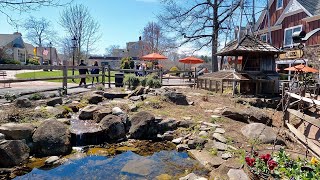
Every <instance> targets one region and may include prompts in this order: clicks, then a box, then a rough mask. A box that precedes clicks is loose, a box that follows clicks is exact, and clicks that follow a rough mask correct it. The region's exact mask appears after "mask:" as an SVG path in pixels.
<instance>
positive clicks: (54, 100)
mask: <svg viewBox="0 0 320 180" xmlns="http://www.w3.org/2000/svg"><path fill="white" fill-rule="evenodd" d="M62 103H63V102H62V98H61V97H55V98H51V99H49V100H48V101H47V106H55V105H57V104H62Z"/></svg>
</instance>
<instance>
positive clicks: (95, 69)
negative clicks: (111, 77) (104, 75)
mask: <svg viewBox="0 0 320 180" xmlns="http://www.w3.org/2000/svg"><path fill="white" fill-rule="evenodd" d="M93 66H99V65H98V61H95V62H94V64H93ZM91 74H99V68H94V67H93V68H92V69H91ZM96 79H97V83H99V76H96ZM93 82H94V76H92V85H93Z"/></svg>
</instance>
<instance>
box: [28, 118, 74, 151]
mask: <svg viewBox="0 0 320 180" xmlns="http://www.w3.org/2000/svg"><path fill="white" fill-rule="evenodd" d="M70 138H71V135H70V130H69V129H68V127H67V126H66V125H65V124H63V123H62V122H59V121H56V120H47V121H44V122H43V123H41V125H40V126H39V127H38V128H37V130H36V131H35V132H34V134H33V136H32V139H33V142H34V145H35V150H36V151H37V153H38V154H37V155H39V156H55V155H63V154H68V153H70V152H71V149H72V147H71V142H70Z"/></svg>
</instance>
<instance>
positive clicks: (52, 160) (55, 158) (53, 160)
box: [44, 156, 60, 166]
mask: <svg viewBox="0 0 320 180" xmlns="http://www.w3.org/2000/svg"><path fill="white" fill-rule="evenodd" d="M59 160H60V158H59V157H58V156H51V157H49V158H47V159H46V161H45V162H44V164H45V165H47V166H52V165H56V164H59Z"/></svg>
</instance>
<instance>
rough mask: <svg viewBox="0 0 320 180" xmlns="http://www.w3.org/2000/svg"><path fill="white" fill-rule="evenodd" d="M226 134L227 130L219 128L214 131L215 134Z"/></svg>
mask: <svg viewBox="0 0 320 180" xmlns="http://www.w3.org/2000/svg"><path fill="white" fill-rule="evenodd" d="M225 132H226V130H224V129H222V128H217V129H216V130H214V133H220V134H224V133H225Z"/></svg>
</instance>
